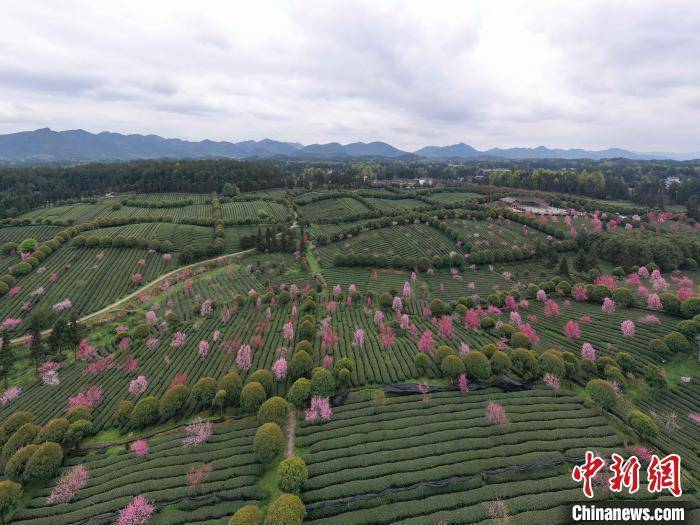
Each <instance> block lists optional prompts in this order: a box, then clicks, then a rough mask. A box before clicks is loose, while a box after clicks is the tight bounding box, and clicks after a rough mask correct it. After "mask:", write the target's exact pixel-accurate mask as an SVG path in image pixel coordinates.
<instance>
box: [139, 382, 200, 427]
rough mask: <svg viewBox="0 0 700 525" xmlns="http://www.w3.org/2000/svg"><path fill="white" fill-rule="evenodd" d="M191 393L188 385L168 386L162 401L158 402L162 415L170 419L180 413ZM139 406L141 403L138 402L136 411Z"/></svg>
mask: <svg viewBox="0 0 700 525" xmlns="http://www.w3.org/2000/svg"><path fill="white" fill-rule="evenodd" d="M189 394H190V391H189V388H187V386H186V385H176V386H173V387H170V388H168V390H166V392H165V394H163V397H161V398H160V403H159V404H158V411H159V412H160V417H162V418H163V419H170V418H172V417H175V416H176V415H178V413H179V412H180V411H181V410H182V408H183V407H184V406H185V402H186V401H187V397H188V396H189ZM138 406H139V404H138V403H137V404H136V407H135V408H134V411H135V410H136V408H138Z"/></svg>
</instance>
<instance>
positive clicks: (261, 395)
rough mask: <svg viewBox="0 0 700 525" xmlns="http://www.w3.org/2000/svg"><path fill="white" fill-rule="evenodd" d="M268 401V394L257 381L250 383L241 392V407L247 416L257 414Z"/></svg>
mask: <svg viewBox="0 0 700 525" xmlns="http://www.w3.org/2000/svg"><path fill="white" fill-rule="evenodd" d="M266 399H267V392H265V387H263V386H262V385H261V384H260V383H258V382H257V381H253V382H252V383H248V384H247V385H246V386H244V387H243V390H242V391H241V407H242V408H243V410H244V411H245V412H246V413H247V414H255V413H256V412H257V411H258V409H259V408H260V405H262V404H263V402H264V401H265V400H266Z"/></svg>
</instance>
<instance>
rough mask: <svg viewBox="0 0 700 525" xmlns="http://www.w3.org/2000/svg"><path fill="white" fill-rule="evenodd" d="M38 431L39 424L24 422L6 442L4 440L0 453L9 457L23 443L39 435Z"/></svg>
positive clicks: (39, 429) (25, 443)
mask: <svg viewBox="0 0 700 525" xmlns="http://www.w3.org/2000/svg"><path fill="white" fill-rule="evenodd" d="M40 431H41V427H40V426H39V425H35V424H34V423H25V424H24V425H22V426H21V427H19V428H18V429H17V430H16V431H15V433H14V434H12V435H11V436H10V439H8V440H7V442H5V445H4V446H3V447H2V455H3V456H5V457H6V458H9V457H10V456H11V455H12V454H14V453H15V452H16V451H18V450H19V449H20V448H22V447H23V446H24V445H28V444H29V443H32V442H33V441H34V439H35V438H36V437H37V435H39V432H40Z"/></svg>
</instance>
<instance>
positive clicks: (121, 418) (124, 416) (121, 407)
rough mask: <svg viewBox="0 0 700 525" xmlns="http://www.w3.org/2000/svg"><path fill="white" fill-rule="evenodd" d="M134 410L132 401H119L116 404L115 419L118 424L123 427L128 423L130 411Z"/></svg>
mask: <svg viewBox="0 0 700 525" xmlns="http://www.w3.org/2000/svg"><path fill="white" fill-rule="evenodd" d="M132 410H134V403H133V402H132V401H129V400H128V399H124V400H123V401H120V402H119V404H118V405H117V411H116V412H117V421H118V422H119V426H120V427H122V428H124V427H126V426H127V425H128V424H129V419H131V411H132Z"/></svg>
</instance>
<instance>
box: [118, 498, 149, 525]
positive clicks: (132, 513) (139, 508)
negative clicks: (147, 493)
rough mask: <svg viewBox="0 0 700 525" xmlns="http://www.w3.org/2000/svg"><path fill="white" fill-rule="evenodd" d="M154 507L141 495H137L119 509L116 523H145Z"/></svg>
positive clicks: (129, 524) (138, 524)
mask: <svg viewBox="0 0 700 525" xmlns="http://www.w3.org/2000/svg"><path fill="white" fill-rule="evenodd" d="M155 510H156V507H155V505H153V504H152V503H151V502H150V501H148V500H147V499H146V498H145V497H144V496H143V495H138V496H136V497H135V498H134V499H132V500H131V502H129V504H128V505H127V506H126V507H124V508H123V509H122V510H120V511H119V518H118V519H117V525H145V524H146V523H148V521H149V520H150V519H151V516H152V515H153V513H154V512H155Z"/></svg>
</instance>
